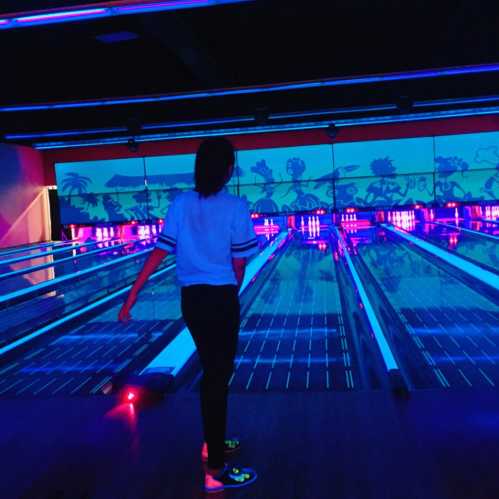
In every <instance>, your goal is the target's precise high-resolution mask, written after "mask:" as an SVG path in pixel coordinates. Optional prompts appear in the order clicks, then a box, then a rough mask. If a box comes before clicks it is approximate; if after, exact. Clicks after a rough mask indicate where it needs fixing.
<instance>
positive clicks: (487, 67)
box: [0, 64, 499, 112]
mask: <svg viewBox="0 0 499 499" xmlns="http://www.w3.org/2000/svg"><path fill="white" fill-rule="evenodd" d="M498 71H499V64H481V65H476V66H462V67H451V68H441V69H433V70H417V71H407V72H400V73H387V74H379V75H376V74H374V75H366V76H354V77H337V78H328V79H324V80H314V81H304V82H297V83H278V84H270V85H257V86H252V87H244V88H229V89H215V90H205V91H198V92H185V93H175V94H164V95H157V96H150V97H127V98H118V99H98V100H88V101H82V102H55V103H47V104H33V105H21V106H3V107H0V111H1V112H14V111H41V110H48V109H68V108H80V107H98V106H116V105H123V104H141V103H146V102H168V101H180V100H196V99H206V98H212V97H225V96H230V95H252V94H260V93H269V92H283V91H289V90H307V89H313V88H326V87H335V86H345V85H363V84H366V83H383V82H390V81H398V80H415V79H421V78H441V77H447V76H458V75H469V74H480V73H491V72H498Z"/></svg>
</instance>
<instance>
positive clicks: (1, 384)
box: [0, 268, 181, 397]
mask: <svg viewBox="0 0 499 499" xmlns="http://www.w3.org/2000/svg"><path fill="white" fill-rule="evenodd" d="M137 270H138V268H137ZM135 275H136V274H135ZM123 299H124V298H123V297H120V298H117V299H115V300H113V302H111V303H110V304H109V305H108V306H107V307H106V309H105V310H103V311H101V312H100V313H98V314H97V315H94V316H93V317H92V316H88V317H86V318H85V317H84V318H83V319H82V320H80V321H79V323H78V324H75V325H73V326H72V327H70V328H67V329H66V330H65V331H63V332H62V333H61V332H57V333H46V334H45V335H43V337H42V338H41V339H40V341H36V340H35V342H33V344H32V345H31V347H30V348H29V349H26V350H25V351H23V352H22V353H20V354H17V355H15V356H11V357H10V358H0V396H9V397H16V396H23V397H25V396H53V395H95V394H100V393H101V390H102V388H103V387H104V386H105V385H106V383H108V382H109V381H111V380H112V379H115V378H116V377H118V376H121V375H125V373H128V372H130V371H132V370H134V369H136V368H137V366H139V365H143V364H144V362H147V361H148V360H149V359H150V358H152V357H154V356H155V355H156V354H157V353H159V352H160V351H161V350H162V349H163V348H164V347H165V346H166V344H167V343H168V342H169V341H171V339H172V338H173V337H174V336H175V334H176V333H177V332H178V331H179V329H180V328H181V324H180V321H179V317H180V304H179V294H178V290H177V287H176V285H175V276H174V272H173V271H170V272H169V273H167V274H166V275H163V276H162V277H160V278H158V279H157V280H155V281H153V282H150V283H148V284H147V285H146V286H145V288H144V290H143V291H142V293H141V295H140V299H139V301H138V302H137V304H136V306H135V307H134V309H133V312H132V316H133V320H132V321H130V322H129V323H127V324H122V323H120V322H118V321H117V316H118V311H119V309H120V307H121V305H122V303H123Z"/></svg>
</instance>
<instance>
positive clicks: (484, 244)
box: [411, 223, 499, 272]
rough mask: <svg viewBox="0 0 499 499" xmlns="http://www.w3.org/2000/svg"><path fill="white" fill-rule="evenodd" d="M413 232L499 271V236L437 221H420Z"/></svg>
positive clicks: (489, 268) (487, 267)
mask: <svg viewBox="0 0 499 499" xmlns="http://www.w3.org/2000/svg"><path fill="white" fill-rule="evenodd" d="M411 232H412V233H413V234H415V235H417V236H419V237H422V238H423V239H426V240H427V241H429V242H431V243H433V244H436V245H437V246H440V247H442V248H444V249H446V250H448V251H452V252H453V253H456V254H457V255H459V256H461V257H463V258H466V259H467V260H470V261H471V262H473V263H476V264H478V265H480V266H482V267H484V268H486V269H487V270H490V271H492V272H499V244H498V243H499V238H498V240H497V241H496V240H494V239H492V238H491V237H488V236H485V235H480V234H474V233H472V232H468V231H464V230H462V229H460V228H459V227H457V226H455V227H450V226H449V225H439V224H435V223H418V224H416V227H415V229H414V230H413V231H411Z"/></svg>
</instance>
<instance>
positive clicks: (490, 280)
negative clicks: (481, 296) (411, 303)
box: [381, 224, 499, 291]
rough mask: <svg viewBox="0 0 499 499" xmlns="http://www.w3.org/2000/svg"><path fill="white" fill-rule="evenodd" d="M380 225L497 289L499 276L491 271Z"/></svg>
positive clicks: (402, 232)
mask: <svg viewBox="0 0 499 499" xmlns="http://www.w3.org/2000/svg"><path fill="white" fill-rule="evenodd" d="M381 226H382V227H384V228H385V229H387V230H390V231H391V232H395V234H398V235H399V236H400V237H402V238H404V239H406V240H407V241H409V242H411V243H413V244H415V245H416V246H419V247H420V248H421V249H423V250H425V251H427V252H428V253H431V254H432V255H434V256H436V257H438V258H440V259H442V260H444V261H445V262H447V263H450V264H451V265H453V266H454V267H457V268H458V269H459V270H462V271H463V272H465V273H466V274H469V275H470V276H472V277H474V278H475V279H478V280H480V281H482V282H484V283H485V284H487V285H489V286H490V287H492V288H493V289H495V290H496V291H498V290H499V276H497V275H495V274H493V273H492V272H489V271H488V270H484V269H482V268H481V267H479V266H478V265H475V264H473V263H471V262H468V261H467V260H463V259H462V258H459V257H458V256H456V255H454V254H452V253H450V252H448V251H445V250H443V249H440V248H438V247H437V246H434V245H433V244H430V243H427V242H426V241H423V240H422V239H419V238H418V237H415V236H413V235H412V234H408V233H407V232H405V231H403V230H402V229H395V228H394V227H391V226H389V225H387V224H381Z"/></svg>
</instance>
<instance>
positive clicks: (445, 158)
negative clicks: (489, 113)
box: [435, 132, 499, 201]
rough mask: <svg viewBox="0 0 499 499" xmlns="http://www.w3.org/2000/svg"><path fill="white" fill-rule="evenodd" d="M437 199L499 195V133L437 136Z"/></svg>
mask: <svg viewBox="0 0 499 499" xmlns="http://www.w3.org/2000/svg"><path fill="white" fill-rule="evenodd" d="M435 171H436V181H435V187H436V194H437V201H485V200H495V199H498V198H499V132H487V133H470V134H466V135H464V134H463V135H449V136H445V137H435Z"/></svg>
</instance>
